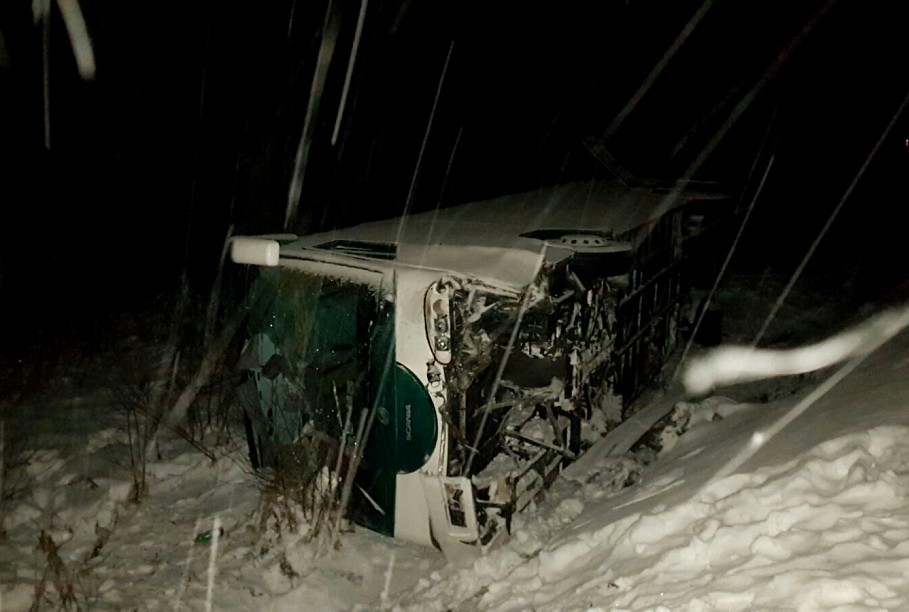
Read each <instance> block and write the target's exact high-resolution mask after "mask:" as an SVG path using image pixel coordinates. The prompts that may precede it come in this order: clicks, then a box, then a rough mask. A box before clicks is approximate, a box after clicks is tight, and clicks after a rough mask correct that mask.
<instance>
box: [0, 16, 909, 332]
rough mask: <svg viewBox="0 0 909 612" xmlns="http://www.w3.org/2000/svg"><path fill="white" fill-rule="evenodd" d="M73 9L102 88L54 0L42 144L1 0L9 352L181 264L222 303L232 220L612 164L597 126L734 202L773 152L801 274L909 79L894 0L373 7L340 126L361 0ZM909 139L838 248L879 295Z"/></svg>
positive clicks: (390, 202)
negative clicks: (86, 69) (294, 189)
mask: <svg viewBox="0 0 909 612" xmlns="http://www.w3.org/2000/svg"><path fill="white" fill-rule="evenodd" d="M80 4H81V7H82V10H83V12H84V16H85V21H86V24H87V28H88V31H89V34H90V36H91V39H92V44H93V49H94V54H95V60H96V65H97V75H96V77H95V79H94V80H92V81H90V82H86V81H83V80H82V79H80V77H79V74H78V72H77V70H76V64H75V61H74V59H73V53H72V51H71V49H70V45H69V38H68V37H67V33H66V28H65V27H64V23H63V20H62V19H61V17H60V14H59V12H58V11H57V10H56V9H54V11H53V12H52V15H51V21H50V27H49V30H50V33H49V43H50V44H49V53H48V60H49V61H48V72H47V76H48V83H49V95H48V99H47V101H48V104H49V109H50V110H49V117H50V122H49V128H48V130H49V142H50V148H49V149H48V148H46V146H45V140H46V136H47V135H46V127H48V126H46V125H45V120H44V117H45V110H44V109H45V100H44V95H43V80H44V76H45V72H44V68H43V62H42V49H43V42H44V37H43V29H42V26H41V25H36V24H35V23H34V20H33V16H32V13H31V2H30V1H28V0H5V1H4V2H2V3H0V32H2V47H0V156H2V157H0V162H2V166H0V167H2V173H3V174H2V187H0V317H2V321H3V325H2V327H0V340H2V341H3V342H0V345H3V344H4V342H5V343H6V344H9V343H8V342H7V340H8V339H9V338H10V337H12V335H16V336H17V337H18V338H19V339H20V340H21V337H22V336H23V335H24V334H28V333H30V332H29V331H27V330H32V329H42V328H44V327H48V326H53V325H52V323H51V322H54V323H56V324H57V326H64V327H65V326H66V325H68V324H69V323H70V322H71V323H72V324H74V325H75V324H76V323H77V322H78V321H80V320H84V319H86V318H93V319H98V318H99V317H100V318H103V317H104V316H106V314H107V313H113V312H118V311H121V310H123V309H128V308H132V307H137V305H138V304H141V303H145V302H147V300H149V299H153V298H154V297H155V296H157V295H160V294H162V293H166V292H168V291H171V290H172V289H173V288H174V287H175V286H176V285H177V283H178V281H179V279H180V278H181V276H184V275H185V277H186V278H188V279H189V281H190V283H191V284H192V286H193V287H194V290H195V291H196V292H197V293H198V295H200V296H202V295H205V293H206V291H207V290H208V287H210V286H211V283H212V279H213V278H214V276H215V273H216V271H217V269H218V262H219V258H220V255H221V249H222V245H223V243H224V240H225V237H226V236H227V235H228V232H231V231H232V232H233V233H262V232H274V231H281V230H284V229H289V230H292V231H296V232H298V233H303V232H306V231H313V230H318V229H326V228H329V227H333V226H340V225H351V224H354V223H357V222H361V221H366V220H371V219H376V218H382V217H388V216H393V215H397V214H399V213H401V212H402V211H404V210H413V211H419V210H427V209H430V208H432V207H435V206H440V205H441V206H444V205H450V204H453V203H457V202H463V201H469V200H471V199H478V198H483V197H489V196H494V195H499V194H504V193H509V192H514V191H518V190H523V189H532V188H535V187H539V186H543V185H551V184H554V183H556V182H559V181H565V180H583V179H590V178H597V177H603V178H605V177H606V176H608V174H607V173H606V172H605V170H604V169H603V168H602V167H601V166H600V164H599V163H598V162H597V161H596V160H595V159H594V158H593V157H592V156H591V155H590V154H589V153H588V152H587V151H586V149H585V148H584V146H583V144H582V139H583V138H585V137H595V138H600V139H603V141H604V142H605V143H606V145H607V147H608V148H609V150H610V151H611V152H612V154H613V155H614V156H615V157H617V158H618V159H619V160H620V161H622V162H623V163H624V164H625V165H626V166H627V167H628V168H629V169H630V170H631V171H633V172H634V173H636V174H639V175H641V176H644V177H654V178H666V179H674V178H678V177H683V176H688V177H691V178H695V179H704V180H717V181H721V182H722V183H723V184H725V185H726V186H727V187H728V189H729V191H730V193H733V194H734V195H736V196H738V195H739V194H743V193H744V194H748V193H749V190H750V191H753V189H754V185H755V183H756V181H757V177H756V176H755V175H754V173H755V172H756V173H757V174H758V175H759V174H760V173H761V171H762V170H763V166H762V164H766V162H767V159H768V158H769V156H770V155H771V154H772V155H775V161H774V166H773V169H772V172H771V174H770V176H769V178H768V182H767V185H766V187H765V190H764V192H763V193H762V197H761V200H760V203H759V206H758V209H757V212H756V213H755V217H754V224H753V226H752V227H751V228H750V229H749V232H748V233H747V234H746V236H745V238H744V247H745V249H746V250H745V252H744V253H743V255H742V259H741V262H740V263H741V265H742V266H744V267H750V268H751V269H762V268H764V267H775V268H776V269H778V270H779V271H781V272H784V273H785V272H786V271H787V270H791V269H792V268H794V266H795V265H796V264H797V262H798V259H799V258H800V257H801V255H802V254H804V252H805V251H806V250H807V249H808V246H809V244H810V243H811V241H812V240H813V239H814V237H815V236H816V235H817V232H818V231H819V230H820V228H821V226H822V225H823V224H824V222H825V220H826V219H827V217H828V215H829V214H830V212H831V211H832V210H833V209H834V207H835V206H836V205H837V203H838V202H839V200H840V198H842V197H843V194H844V193H845V192H846V190H847V188H848V187H849V185H850V183H851V182H852V181H853V179H854V178H855V177H856V176H857V173H858V172H859V169H860V168H861V167H862V165H863V163H864V162H865V161H866V159H867V158H868V156H869V154H870V153H871V151H872V149H873V148H874V147H875V145H876V143H878V141H879V140H880V139H881V138H882V136H883V135H884V132H885V129H886V128H887V126H888V124H889V123H890V122H891V120H892V119H893V118H894V116H895V114H896V113H897V110H898V109H899V108H900V106H901V104H903V101H904V98H905V97H906V95H907V94H909V69H907V59H909V54H907V51H906V36H905V34H906V33H905V23H906V20H905V19H904V16H903V14H902V10H901V9H900V8H898V7H899V5H900V4H901V3H897V2H890V3H884V2H866V1H863V0H840V1H838V2H837V1H833V2H831V1H826V2H825V1H814V0H811V1H809V0H806V1H803V2H792V1H791V0H718V1H716V2H709V1H708V2H705V3H701V2H689V1H682V0H665V1H657V0H651V1H647V0H627V1H626V0H621V1H619V0H616V1H610V0H605V1H600V2H577V3H572V2H568V3H566V2H558V3H556V2H552V3H548V4H546V3H539V4H532V3H522V2H480V1H476V0H474V1H469V0H465V1H460V2H446V1H443V0H403V1H397V2H382V1H380V0H371V1H369V2H368V4H367V5H366V12H365V19H364V21H363V27H362V33H361V36H360V38H359V44H358V47H357V53H356V56H355V63H354V70H353V72H352V74H351V78H350V82H349V87H348V90H347V96H346V103H345V104H344V105H343V113H342V114H341V118H340V122H339V121H338V115H339V108H341V99H342V92H343V91H344V83H345V77H346V75H347V71H348V67H349V65H350V60H351V55H352V48H353V41H354V38H355V32H356V30H357V23H358V16H359V14H360V10H361V4H360V3H359V2H353V1H351V2H348V1H337V0H336V1H334V2H332V3H331V4H330V6H329V5H328V3H327V2H321V1H318V0H314V1H307V2H303V1H299V2H295V1H294V0H274V1H269V2H249V1H248V2H205V3H203V2H172V3H168V2H153V3H147V2H146V3H137V2H111V1H106V2H105V1H102V0H80ZM685 33H687V34H685ZM680 37H681V38H683V39H684V40H680ZM332 40H333V41H334V43H333V45H332V44H330V41H332ZM674 41H675V42H681V44H680V45H677V47H678V48H677V52H675V53H673V54H671V56H670V57H669V58H668V61H667V62H665V67H664V68H663V69H662V70H659V71H655V67H656V66H659V65H661V61H662V59H661V58H666V57H667V52H668V51H669V50H670V49H672V48H673V45H674ZM320 47H321V48H322V57H323V58H324V57H330V60H331V61H330V63H328V64H326V65H325V66H326V67H325V70H324V71H321V70H320V69H319V67H318V58H319V55H320ZM326 48H327V49H329V50H331V51H332V52H331V53H327V51H326ZM319 76H322V77H324V85H323V86H322V87H317V88H315V91H317V93H318V95H317V98H318V99H317V100H316V99H315V98H313V91H314V89H313V82H314V79H315V78H317V77H319ZM630 101H636V103H634V104H630ZM308 108H309V109H311V111H312V112H311V117H312V120H311V122H310V123H309V124H308V125H309V130H308V134H309V139H308V143H309V147H308V157H307V164H306V168H305V172H304V174H303V182H302V197H301V198H300V201H299V209H298V214H296V215H295V216H294V218H293V219H292V220H291V222H290V223H289V224H287V227H285V211H286V208H287V201H288V189H289V186H290V184H291V177H292V174H293V168H294V157H295V155H296V153H297V148H298V145H299V143H300V140H301V134H302V133H303V130H304V126H305V125H307V122H306V117H307V109H308ZM336 124H337V126H338V127H337V129H338V133H337V138H336V139H335V141H334V142H332V140H333V133H334V131H335V127H336ZM906 126H907V120H906V119H905V117H901V118H899V119H898V120H897V122H896V124H895V125H894V126H893V128H892V130H891V131H890V133H889V135H888V136H887V137H886V138H884V139H883V141H882V142H881V144H880V148H879V150H878V151H877V154H876V156H875V157H874V159H873V161H872V163H871V164H870V165H869V167H868V168H867V171H866V172H865V174H864V176H863V178H862V179H861V181H859V183H858V184H857V186H856V188H855V191H854V192H853V194H852V195H851V197H850V199H849V201H848V202H847V203H846V205H845V206H844V207H843V210H842V213H841V214H840V216H839V218H838V219H837V220H836V222H835V223H834V226H833V228H832V229H831V232H830V235H829V236H828V239H826V240H825V243H824V246H823V248H822V249H821V251H820V252H819V258H820V259H819V261H827V262H830V265H842V266H844V269H845V267H846V266H848V267H849V269H850V270H852V271H853V272H850V273H852V274H854V273H855V272H854V271H855V270H859V272H858V274H864V275H865V276H866V278H867V280H866V281H865V283H866V284H873V283H875V282H878V281H880V282H885V281H886V282H891V280H892V277H898V276H900V275H902V276H903V277H905V276H906V275H905V273H903V269H904V268H905V267H906V264H905V262H906V261H907V260H909V258H907V257H906V256H905V254H904V253H903V252H902V248H901V245H902V244H905V238H904V231H905V230H904V228H903V227H901V224H900V222H899V221H898V220H900V219H902V218H903V217H904V214H903V209H904V208H905V207H906V205H907V203H909V200H907V197H906V195H907V194H906V187H905V184H906V180H905V177H906V173H907V170H909V153H907V146H906V139H907V138H909V130H907V128H906ZM762 143H763V149H762ZM761 151H763V153H760V152H761ZM756 160H757V164H758V167H757V170H753V167H754V165H755V163H756ZM749 177H750V179H749ZM882 270H885V272H886V273H884V272H882ZM884 276H887V278H886V279H884V278H883V277H884Z"/></svg>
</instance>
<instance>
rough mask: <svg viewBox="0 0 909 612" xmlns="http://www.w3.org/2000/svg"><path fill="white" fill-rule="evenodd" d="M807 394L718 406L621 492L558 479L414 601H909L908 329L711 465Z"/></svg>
mask: <svg viewBox="0 0 909 612" xmlns="http://www.w3.org/2000/svg"><path fill="white" fill-rule="evenodd" d="M796 401H798V398H797V397H794V398H791V399H789V400H786V401H780V402H776V403H774V404H770V405H752V406H742V407H741V409H739V410H736V411H732V410H731V409H725V410H724V409H722V408H720V409H719V410H717V406H716V405H715V404H714V405H713V407H712V408H711V410H712V411H713V412H712V414H717V415H721V414H727V416H726V417H725V418H722V417H720V416H717V417H713V418H709V419H703V418H702V419H699V420H700V421H701V422H700V423H699V424H698V425H697V426H695V427H693V428H692V429H691V430H689V431H688V432H687V433H686V434H685V435H684V436H683V437H682V438H681V440H680V441H679V443H678V444H677V445H676V446H675V447H674V448H673V449H672V450H671V451H670V452H668V453H666V454H665V455H664V456H662V457H660V459H659V461H658V462H656V463H655V464H653V465H652V466H651V467H650V468H648V469H647V470H645V471H644V473H643V474H642V475H641V480H640V482H639V483H638V484H637V485H634V486H632V487H629V488H626V489H624V490H622V491H620V492H618V493H615V494H609V493H606V492H605V491H598V490H597V481H596V480H595V476H594V477H592V479H591V480H590V482H588V483H587V484H586V485H585V486H583V487H576V488H575V489H574V490H569V489H567V488H566V486H565V484H564V483H562V485H560V486H559V487H557V488H556V489H555V492H556V494H557V495H559V496H560V499H556V500H551V501H550V503H549V506H550V507H548V508H544V509H543V510H542V511H541V513H540V516H539V518H538V519H537V520H536V521H534V522H532V523H531V524H530V525H528V526H527V528H526V529H525V530H524V532H523V535H522V534H521V533H519V534H518V537H516V538H515V539H514V541H513V542H511V543H510V544H509V545H508V546H507V547H505V548H504V549H502V550H500V551H496V552H494V553H493V554H492V555H490V556H489V557H487V558H484V559H481V560H479V561H477V562H476V563H475V564H474V565H473V566H472V567H469V568H449V569H448V570H447V571H446V572H445V573H444V574H443V575H442V576H441V577H440V579H439V580H436V581H433V582H429V583H424V585H423V588H422V589H419V590H418V591H417V592H415V593H413V594H412V595H411V596H410V597H408V598H407V599H406V600H405V602H406V606H407V607H409V608H412V609H425V608H433V609H450V608H456V609H465V610H467V609H495V610H512V609H515V610H518V609H535V610H550V609H567V610H584V609H589V608H600V609H604V610H612V609H628V610H651V609H666V610H678V609H689V610H743V609H799V610H827V609H833V608H836V607H837V606H848V607H850V609H862V608H867V609H881V608H885V609H892V610H899V609H909V334H905V333H904V334H902V335H901V336H899V337H897V338H896V339H895V340H893V341H891V342H890V343H889V344H887V345H885V346H884V347H883V348H882V349H880V350H879V351H878V352H877V353H876V354H874V355H873V356H872V357H871V358H869V359H868V360H867V361H866V362H865V363H864V364H863V365H862V366H860V367H859V369H858V370H857V371H855V372H854V373H853V374H852V375H851V376H850V377H848V378H846V379H845V380H844V381H843V382H842V383H840V385H838V386H837V387H835V388H834V389H833V391H831V392H830V393H829V394H827V395H826V396H825V397H823V398H822V399H821V400H820V401H818V402H817V403H816V404H814V405H813V406H812V408H811V409H810V410H809V411H808V412H807V413H805V414H804V415H803V416H802V417H800V418H799V419H797V420H796V421H795V422H794V423H793V424H792V425H791V426H790V427H788V428H786V429H784V430H783V431H782V433H780V434H779V435H778V436H777V437H775V438H774V439H772V440H771V441H770V442H769V443H767V444H766V446H764V447H763V448H762V449H761V450H760V451H759V452H758V453H757V454H756V455H755V456H754V457H753V458H751V459H750V460H749V461H748V462H747V463H745V464H744V465H743V466H742V467H741V468H740V469H739V470H738V471H737V472H736V473H734V474H733V475H731V476H728V477H726V478H722V479H719V480H713V477H714V476H715V474H716V471H717V470H718V469H719V468H720V466H722V465H724V464H725V462H726V461H727V460H728V459H730V458H731V457H732V456H733V455H735V453H736V452H737V451H738V450H739V449H740V448H742V446H743V445H746V444H748V442H749V440H750V438H751V435H752V433H753V432H755V431H757V430H759V429H763V428H765V427H766V426H767V425H768V424H769V423H770V422H771V421H772V420H773V419H774V418H776V417H778V416H780V415H781V414H782V413H783V412H785V411H786V410H787V409H788V408H789V407H790V406H791V405H792V404H793V403H795V402H796Z"/></svg>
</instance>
